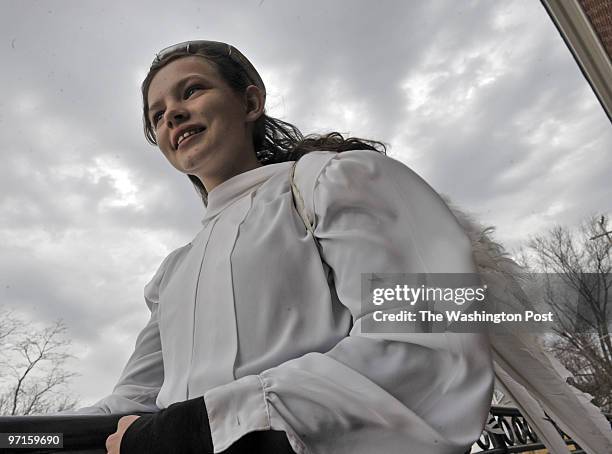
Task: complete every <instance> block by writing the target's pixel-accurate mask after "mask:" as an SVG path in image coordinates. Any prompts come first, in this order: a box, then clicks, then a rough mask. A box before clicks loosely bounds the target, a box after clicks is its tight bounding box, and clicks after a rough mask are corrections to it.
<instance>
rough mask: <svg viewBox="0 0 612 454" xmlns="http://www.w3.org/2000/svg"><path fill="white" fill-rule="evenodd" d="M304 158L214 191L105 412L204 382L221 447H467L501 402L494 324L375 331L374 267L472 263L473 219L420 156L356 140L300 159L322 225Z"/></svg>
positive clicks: (178, 396) (156, 295) (156, 294)
mask: <svg viewBox="0 0 612 454" xmlns="http://www.w3.org/2000/svg"><path fill="white" fill-rule="evenodd" d="M292 164H293V163H291V162H285V163H280V164H272V165H267V166H264V167H260V168H257V169H254V170H251V171H249V172H246V173H243V174H240V175H238V176H235V177H233V178H231V179H230V180H227V181H226V182H224V183H222V184H221V185H219V186H217V187H216V188H214V189H213V190H212V191H211V192H210V194H209V204H208V208H207V210H206V215H205V217H204V220H203V227H202V229H201V231H200V232H199V233H198V234H197V235H196V237H195V238H194V239H193V241H192V242H191V243H189V244H187V245H185V246H183V247H181V248H179V249H177V250H175V251H173V252H172V253H171V254H170V255H169V256H168V257H166V259H165V260H164V261H163V263H162V264H161V266H160V267H159V269H158V271H157V272H156V274H155V275H154V277H153V279H152V280H151V282H149V284H147V286H146V287H145V300H146V302H147V305H148V307H149V309H150V311H151V318H150V320H149V322H148V324H147V325H146V326H145V328H144V329H143V330H142V332H141V333H140V335H139V336H138V339H137V341H136V346H135V350H134V353H133V354H132V356H131V357H130V359H129V361H128V364H127V365H126V366H125V369H124V371H123V373H122V375H121V378H120V379H119V382H118V383H117V386H116V387H115V389H114V390H113V393H112V394H111V395H110V396H107V397H106V398H104V399H102V400H101V401H99V402H98V403H96V404H95V405H94V407H93V408H91V409H90V410H91V411H101V412H131V411H151V410H157V409H158V408H165V407H167V406H169V405H170V404H172V403H174V402H179V401H183V400H185V399H189V398H194V397H198V396H204V400H205V402H206V407H207V411H208V419H209V423H210V428H211V433H212V439H213V444H214V447H215V452H221V451H223V450H224V449H226V448H227V447H229V446H230V445H231V444H232V443H233V442H235V441H236V440H238V439H239V438H241V437H242V436H244V435H245V434H247V433H249V432H252V431H255V430H268V429H274V430H282V431H285V432H286V433H287V436H288V438H289V441H290V442H291V444H292V446H293V449H294V450H295V451H296V452H297V453H306V452H309V453H332V452H333V453H368V454H369V453H373V452H384V453H389V454H391V453H395V452H397V453H400V452H401V453H405V452H406V449H407V448H408V447H410V449H412V451H411V452H418V453H420V454H442V453H453V452H464V451H465V449H466V448H467V447H468V446H469V444H470V443H471V442H472V441H473V440H475V439H476V438H477V437H478V436H479V435H480V431H481V430H482V425H483V421H484V418H485V416H486V414H487V411H488V408H489V404H490V398H491V392H492V382H493V372H492V366H491V357H490V351H489V347H488V343H487V340H486V337H485V336H483V335H478V334H450V333H444V334H418V333H417V334H397V333H395V334H394V333H389V334H384V333H383V334H376V335H368V334H364V333H362V332H361V329H360V326H361V322H362V320H363V319H364V318H365V317H371V314H370V313H367V312H364V308H363V307H362V305H361V277H362V273H423V272H426V273H473V272H474V271H475V267H474V263H473V259H472V256H471V246H470V243H469V240H468V239H467V237H466V236H465V234H464V232H463V230H462V228H461V227H460V225H459V224H458V222H457V221H456V219H455V218H454V217H453V215H452V214H451V212H450V210H449V209H448V207H446V205H445V204H444V202H443V201H442V199H441V198H440V197H439V196H438V194H436V192H435V191H434V190H433V189H432V188H431V187H429V186H428V185H427V184H426V183H425V182H424V181H423V180H422V179H421V178H420V177H418V175H416V174H415V173H414V172H412V171H411V170H410V169H409V168H407V167H406V166H405V165H403V164H402V163H400V162H398V161H395V160H394V159H391V158H389V157H386V156H384V155H380V154H378V153H375V152H372V151H362V150H357V151H347V152H343V153H339V154H337V153H330V152H313V153H310V154H308V155H306V156H304V157H303V158H302V159H300V161H299V163H298V166H297V170H296V183H297V185H298V186H299V187H300V191H301V193H302V195H303V198H304V204H305V207H306V209H307V212H308V213H309V215H310V216H311V218H312V220H313V224H314V230H313V233H310V232H309V231H308V230H307V229H306V228H305V226H304V223H303V221H302V219H301V218H300V216H299V214H298V213H297V211H296V209H295V206H294V200H293V195H292V192H291V186H290V179H289V176H290V170H291V166H292ZM313 235H314V236H313ZM315 237H316V239H317V241H316V242H315ZM317 242H318V245H319V248H320V249H319V248H318V246H317ZM468 415H469V416H468ZM466 416H468V417H466Z"/></svg>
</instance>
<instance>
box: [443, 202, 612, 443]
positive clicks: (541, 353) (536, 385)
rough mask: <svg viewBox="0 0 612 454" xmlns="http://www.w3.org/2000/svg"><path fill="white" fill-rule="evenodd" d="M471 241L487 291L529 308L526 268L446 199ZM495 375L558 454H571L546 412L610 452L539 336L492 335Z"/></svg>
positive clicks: (608, 435) (597, 420)
mask: <svg viewBox="0 0 612 454" xmlns="http://www.w3.org/2000/svg"><path fill="white" fill-rule="evenodd" d="M445 201H446V203H447V205H448V206H449V208H450V209H451V211H452V212H453V214H454V215H455V217H456V218H457V220H458V222H459V224H460V225H461V226H462V227H463V229H464V231H465V233H466V234H467V235H468V237H469V238H470V240H471V243H472V252H473V255H474V260H475V262H476V265H477V267H478V271H479V273H480V275H481V277H482V279H483V283H486V284H487V286H488V289H489V290H492V291H493V292H495V291H497V292H498V293H504V296H506V298H504V301H507V302H508V304H513V305H514V304H526V300H525V298H524V293H523V292H522V289H521V282H522V279H521V276H520V273H521V272H522V271H523V269H522V268H521V267H520V266H519V265H518V264H517V263H516V262H515V261H514V260H512V259H511V258H510V257H509V256H508V254H507V252H506V251H505V249H504V248H503V246H502V245H500V244H499V243H497V242H495V241H493V240H492V239H491V233H492V232H493V230H494V229H493V228H491V227H489V228H486V229H485V228H482V227H481V226H479V225H478V224H477V223H476V222H475V221H474V220H472V219H471V218H470V217H469V216H468V215H467V214H465V213H463V212H462V211H461V210H459V209H458V208H457V207H455V206H453V205H452V203H449V201H448V200H445ZM489 338H490V340H491V348H492V351H493V358H494V369H495V376H496V379H497V381H498V383H499V384H501V386H502V387H503V389H504V390H505V391H506V392H508V393H509V395H510V396H511V397H512V398H513V399H514V401H515V402H516V404H517V406H518V408H519V410H520V411H521V413H522V414H523V416H524V417H525V418H526V419H527V421H528V422H529V424H530V425H531V426H532V427H533V428H534V430H535V431H536V432H537V434H538V435H539V436H540V438H541V439H542V442H543V443H544V444H545V445H546V446H547V448H548V449H549V450H550V451H551V452H552V453H554V454H564V453H567V452H569V450H568V448H567V446H566V444H565V442H564V441H563V439H562V437H561V435H560V434H559V433H558V432H557V430H555V429H554V426H553V425H552V424H551V423H550V422H548V421H547V419H546V417H545V415H544V411H545V412H546V413H547V414H548V416H550V418H551V419H552V420H553V421H554V422H555V423H556V424H557V425H558V426H559V427H560V428H561V430H563V431H564V432H565V433H567V434H568V435H569V436H570V437H572V439H573V440H574V441H576V442H577V443H578V444H580V446H581V448H582V449H583V450H584V451H585V452H587V453H589V454H603V453H612V431H611V430H610V424H609V422H608V420H607V419H606V417H605V416H604V415H603V414H602V413H601V411H600V410H599V409H598V408H597V407H595V406H594V405H593V404H592V403H591V402H590V396H589V395H588V394H585V393H583V392H581V391H579V390H578V389H576V388H575V387H573V386H571V385H570V384H569V383H567V378H568V377H570V376H571V374H570V373H569V372H568V371H567V370H566V369H565V368H564V367H563V366H562V365H561V363H559V361H557V360H556V359H555V358H554V357H552V355H551V354H549V353H547V352H546V351H545V350H544V349H543V348H542V346H541V344H540V342H539V340H538V338H537V336H535V335H529V334H528V333H524V332H521V333H520V335H519V333H513V332H510V331H508V332H506V333H503V334H502V333H490V334H489Z"/></svg>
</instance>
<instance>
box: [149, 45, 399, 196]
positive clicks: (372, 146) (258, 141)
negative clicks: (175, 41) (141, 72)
mask: <svg viewBox="0 0 612 454" xmlns="http://www.w3.org/2000/svg"><path fill="white" fill-rule="evenodd" d="M193 55H194V54H193V53H188V52H186V51H183V52H177V53H176V55H172V56H171V57H170V58H168V59H165V60H164V62H163V64H161V65H156V66H155V67H152V68H151V69H150V70H149V73H148V74H147V77H146V78H145V80H144V81H143V82H142V87H141V91H142V102H143V126H144V133H145V137H146V139H147V141H148V142H149V143H151V144H152V145H157V140H156V138H155V130H154V128H153V126H152V125H151V122H150V120H149V104H148V93H149V86H150V84H151V80H152V79H153V77H154V76H155V74H157V72H158V71H159V70H160V69H161V68H162V67H163V66H165V65H167V64H168V63H169V62H171V61H173V60H176V59H177V58H181V57H186V56H193ZM195 55H198V56H200V57H202V58H205V59H206V60H207V61H208V62H210V63H211V64H212V65H213V66H215V67H216V69H217V70H218V71H219V74H220V75H221V77H222V78H223V79H224V80H225V82H226V83H227V84H228V85H229V86H230V87H231V88H232V89H233V90H235V91H236V93H239V94H242V93H243V92H244V90H245V89H246V88H247V86H249V85H251V82H250V81H249V78H248V77H247V76H246V74H245V72H244V70H243V69H242V68H240V66H239V65H238V64H237V63H236V62H234V61H233V60H232V59H230V58H228V57H227V56H226V55H222V54H218V55H212V54H210V53H207V55H200V54H195ZM253 148H254V149H255V155H256V157H257V160H258V161H259V162H260V163H261V164H262V165H267V164H275V163H279V162H285V161H296V160H298V159H299V158H300V157H302V156H303V155H305V154H306V153H310V152H311V151H316V150H327V151H335V152H337V153H341V152H343V151H348V150H372V151H376V152H379V153H383V154H385V153H386V151H387V147H386V145H385V144H384V143H383V142H380V141H377V140H368V139H360V138H358V137H347V138H344V136H343V135H342V134H341V133H339V132H330V133H328V134H309V135H307V136H304V135H303V134H302V132H301V131H300V130H299V129H298V128H297V127H296V126H295V125H293V124H291V123H288V122H286V121H283V120H280V119H278V118H274V117H270V116H269V115H266V114H265V112H264V114H263V115H261V116H260V117H259V118H258V119H257V120H256V121H255V124H254V128H253ZM187 176H188V177H189V179H190V180H191V182H192V183H193V185H194V186H195V188H196V190H197V191H198V193H199V194H200V196H201V198H202V201H203V202H204V205H206V204H207V201H208V192H207V191H206V188H205V187H204V185H203V184H202V182H201V181H200V179H199V178H198V177H197V176H195V175H187Z"/></svg>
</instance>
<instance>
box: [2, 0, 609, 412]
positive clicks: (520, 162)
mask: <svg viewBox="0 0 612 454" xmlns="http://www.w3.org/2000/svg"><path fill="white" fill-rule="evenodd" d="M0 5H1V10H0V36H1V40H0V53H1V55H0V56H1V58H0V61H1V62H2V71H1V72H0V87H1V90H2V92H1V93H2V95H1V97H0V137H2V141H3V143H2V145H1V165H0V304H2V305H4V306H7V307H10V308H13V309H14V310H16V311H17V312H19V313H21V314H22V315H23V316H24V317H26V318H28V319H29V320H32V321H34V322H37V323H50V322H51V321H53V320H55V319H58V318H61V319H63V320H64V321H65V323H66V324H67V326H68V328H69V336H70V337H71V338H72V339H73V350H74V353H75V355H76V356H77V358H78V359H77V360H75V361H74V362H73V363H72V365H71V367H72V368H74V369H75V370H77V371H78V372H79V373H80V374H81V376H80V377H79V378H77V379H75V380H74V382H73V383H74V386H73V389H74V391H75V393H76V394H78V395H79V396H80V397H81V402H82V404H88V403H92V402H94V401H95V400H97V399H98V398H100V397H102V396H104V395H105V394H107V393H109V392H110V391H111V389H112V386H113V384H114V382H115V381H116V379H117V378H118V375H119V373H120V371H121V369H122V367H123V364H124V363H125V361H126V360H127V358H128V356H129V354H130V353H131V350H132V348H133V343H134V341H135V339H136V335H137V333H138V331H139V330H140V328H141V327H142V326H143V325H144V323H145V322H146V320H147V318H148V310H147V308H146V306H145V304H144V300H143V297H142V293H143V286H144V285H145V284H146V282H147V281H148V280H149V279H150V278H151V277H152V275H153V273H154V271H155V270H156V268H157V267H158V266H159V264H160V263H161V260H162V259H163V258H164V257H165V256H166V255H167V254H168V253H169V252H170V251H172V250H173V249H175V248H177V247H179V246H182V245H183V244H185V243H187V242H189V241H190V240H191V239H192V237H193V236H195V234H196V233H197V231H198V230H199V228H200V227H201V225H200V219H201V218H202V216H203V207H202V205H201V203H200V201H199V200H198V197H197V196H196V194H195V192H194V191H193V189H192V187H191V185H190V183H189V182H188V180H187V178H186V177H185V176H183V175H181V174H179V173H178V172H176V171H175V170H174V169H173V168H172V167H170V166H169V165H168V164H167V163H166V161H165V160H164V159H163V157H162V155H161V153H160V152H159V151H158V150H157V149H156V148H154V147H152V146H150V145H148V144H147V143H146V142H145V139H144V136H143V133H142V123H141V113H140V110H141V100H140V92H139V89H140V82H141V81H142V79H143V78H144V76H145V74H146V71H147V69H148V66H149V64H150V62H151V59H152V58H153V56H154V53H155V52H156V51H158V50H159V49H161V48H163V47H166V46H168V45H170V44H174V43H176V42H180V41H185V40H188V39H212V40H217V41H225V42H229V43H232V44H234V45H235V46H236V47H238V48H239V49H240V50H241V51H242V52H243V53H244V54H245V55H247V56H248V58H249V59H250V60H251V61H252V62H253V64H254V65H255V66H256V67H257V68H258V70H259V72H260V73H261V75H262V77H263V79H264V81H265V83H266V86H267V89H268V105H267V108H268V113H269V114H271V115H273V116H277V117H280V118H282V119H284V120H287V121H290V122H292V123H294V124H296V125H297V126H299V127H300V128H301V129H302V131H303V132H304V133H309V132H326V131H330V130H336V131H340V132H343V133H347V134H350V135H354V136H358V137H364V138H372V139H378V140H383V141H385V142H387V143H389V144H390V145H391V147H390V149H389V154H390V155H391V156H392V157H395V158H397V159H400V160H401V161H403V162H404V163H406V164H407V165H409V166H410V167H412V168H413V169H414V170H415V171H416V172H417V173H419V174H420V175H421V176H422V177H423V178H425V180H427V181H428V182H429V183H430V184H431V185H432V186H433V187H434V188H435V189H436V190H438V191H439V192H443V193H445V194H447V195H449V196H450V198H451V199H452V200H453V201H454V202H455V203H456V204H458V205H459V206H461V207H463V208H464V209H465V210H467V211H469V212H471V213H473V214H474V215H475V216H476V218H477V219H478V220H480V221H481V222H482V223H484V224H486V225H493V226H496V227H497V238H498V239H500V240H501V241H502V242H504V244H506V245H507V246H508V247H509V248H514V247H517V246H518V245H520V244H521V242H522V241H525V240H526V239H527V238H528V237H529V235H533V234H536V233H539V232H543V231H545V230H546V229H547V228H550V227H551V226H552V225H553V224H554V223H561V224H566V225H570V226H573V225H576V224H578V223H579V221H580V220H581V219H583V218H584V217H585V216H587V215H589V214H590V213H596V212H599V213H601V212H608V213H609V212H610V211H612V208H611V206H610V200H611V197H610V194H611V193H612V178H611V177H610V175H611V173H612V172H611V169H612V153H610V150H612V128H611V127H610V123H609V121H608V119H607V117H606V116H605V114H604V112H603V110H602V108H601V106H600V105H599V103H598V102H597V99H596V98H595V96H594V94H593V93H592V91H591V89H590V87H589V85H588V83H587V82H586V81H585V80H584V78H583V76H582V74H581V73H580V71H579V69H578V67H577V66H576V63H575V62H574V60H573V58H572V56H571V54H570V53H569V51H568V50H567V48H566V46H565V44H564V43H563V40H562V39H561V37H560V36H559V35H558V32H557V30H556V29H555V27H554V26H553V24H552V22H551V21H550V19H549V17H548V16H547V15H546V13H545V11H544V9H543V8H542V6H541V4H540V2H539V1H536V0H521V1H506V0H504V1H467V0H459V1H451V0H446V1H432V0H427V1H425V0H422V1H417V0H410V1H399V0H396V1H376V2H374V1H354V0H350V1H349V0H343V1H329V0H327V1H322V0H319V1H309V2H304V1H297V0H292V1H286V0H283V1H281V0H276V1H272V0H253V1H227V0H226V1H216V2H212V1H176V0H175V1H172V2H170V1H163V2H161V1H152V0H147V1H129V2H120V1H114V2H109V1H91V0H89V1H84V0H62V1H59V0H58V1H32V0H9V1H7V0H3V1H2V0H0Z"/></svg>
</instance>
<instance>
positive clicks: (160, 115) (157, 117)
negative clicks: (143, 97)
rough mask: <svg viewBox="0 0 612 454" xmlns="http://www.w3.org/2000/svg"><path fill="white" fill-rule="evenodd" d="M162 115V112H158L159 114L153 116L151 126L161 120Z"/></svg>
mask: <svg viewBox="0 0 612 454" xmlns="http://www.w3.org/2000/svg"><path fill="white" fill-rule="evenodd" d="M162 115H163V112H162V111H161V110H160V111H159V112H156V113H155V115H153V125H156V124H157V122H158V121H159V120H160V119H161V117H162Z"/></svg>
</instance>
